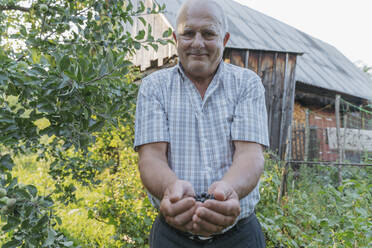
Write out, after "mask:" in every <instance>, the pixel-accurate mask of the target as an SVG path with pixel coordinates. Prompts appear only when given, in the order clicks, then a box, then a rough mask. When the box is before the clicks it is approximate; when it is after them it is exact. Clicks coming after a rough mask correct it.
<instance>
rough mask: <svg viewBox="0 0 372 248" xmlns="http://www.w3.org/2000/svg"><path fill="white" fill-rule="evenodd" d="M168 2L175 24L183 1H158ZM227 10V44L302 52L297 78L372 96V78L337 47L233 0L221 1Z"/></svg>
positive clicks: (350, 92) (160, 1)
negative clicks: (228, 36)
mask: <svg viewBox="0 0 372 248" xmlns="http://www.w3.org/2000/svg"><path fill="white" fill-rule="evenodd" d="M156 1H157V2H158V3H159V4H165V5H166V6H167V7H166V13H165V17H166V18H167V19H168V21H169V22H170V24H171V25H172V26H173V27H174V26H175V24H176V15H177V12H178V9H179V7H180V6H181V4H182V2H183V0H156ZM218 2H219V3H220V4H221V6H222V8H223V9H224V10H225V11H226V15H227V19H228V24H229V32H230V34H231V37H230V41H229V42H228V44H227V47H231V48H241V49H255V50H266V51H278V52H293V53H303V55H302V56H298V60H297V70H296V81H300V82H302V83H306V84H310V85H314V86H317V87H321V88H325V89H329V90H333V91H337V92H341V93H345V94H349V95H352V96H356V97H360V98H364V99H372V80H371V79H370V78H369V77H368V76H367V75H365V73H363V72H362V71H361V70H360V69H359V68H357V67H356V66H355V65H354V64H353V63H352V62H351V61H349V60H348V59H347V58H346V57H345V56H344V55H343V54H342V53H340V52H339V51H338V50H337V49H336V48H335V47H333V46H331V45H329V44H327V43H325V42H323V41H321V40H319V39H316V38H314V37H312V36H310V35H308V34H305V33H304V32H301V31H300V30H297V29H295V28H293V27H291V26H289V25H287V24H285V23H282V22H280V21H278V20H276V19H274V18H272V17H269V16H267V15H265V14H262V13H260V12H258V11H256V10H253V9H251V8H249V7H247V6H244V5H241V4H239V3H237V2H235V1H232V0H218Z"/></svg>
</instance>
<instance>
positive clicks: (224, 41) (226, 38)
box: [223, 32, 230, 47]
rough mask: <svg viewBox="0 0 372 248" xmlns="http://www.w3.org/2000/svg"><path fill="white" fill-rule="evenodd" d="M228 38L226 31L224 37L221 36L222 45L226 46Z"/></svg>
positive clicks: (228, 34)
mask: <svg viewBox="0 0 372 248" xmlns="http://www.w3.org/2000/svg"><path fill="white" fill-rule="evenodd" d="M229 39H230V33H229V32H227V33H226V34H225V37H224V38H223V46H224V47H225V46H226V44H227V42H228V41H229Z"/></svg>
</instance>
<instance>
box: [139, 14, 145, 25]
mask: <svg viewBox="0 0 372 248" xmlns="http://www.w3.org/2000/svg"><path fill="white" fill-rule="evenodd" d="M138 19H139V20H140V21H141V22H142V24H143V26H146V24H147V22H146V20H145V18H143V17H142V16H140V17H138Z"/></svg>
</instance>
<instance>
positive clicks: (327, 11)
mask: <svg viewBox="0 0 372 248" xmlns="http://www.w3.org/2000/svg"><path fill="white" fill-rule="evenodd" d="M235 1H237V2H239V3H241V4H244V5H247V6H248V7H250V8H252V9H255V10H257V11H259V12H262V13H264V14H266V15H269V16H271V17H273V18H275V19H277V20H279V21H282V22H284V23H286V24H288V25H290V26H292V27H295V28H297V29H299V30H301V31H303V32H305V33H307V34H309V35H311V36H313V37H316V38H318V39H320V40H322V41H324V42H327V43H329V44H331V45H333V46H334V47H336V48H337V49H338V50H339V51H340V52H342V53H343V54H344V55H345V56H346V57H348V58H349V59H350V60H351V61H352V62H357V61H359V60H361V61H363V62H364V64H367V65H369V66H372V0H235Z"/></svg>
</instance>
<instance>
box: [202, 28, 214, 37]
mask: <svg viewBox="0 0 372 248" xmlns="http://www.w3.org/2000/svg"><path fill="white" fill-rule="evenodd" d="M202 35H203V37H204V38H205V39H213V38H214V37H215V36H216V35H217V34H216V33H215V32H213V31H210V30H206V31H203V33H202Z"/></svg>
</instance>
